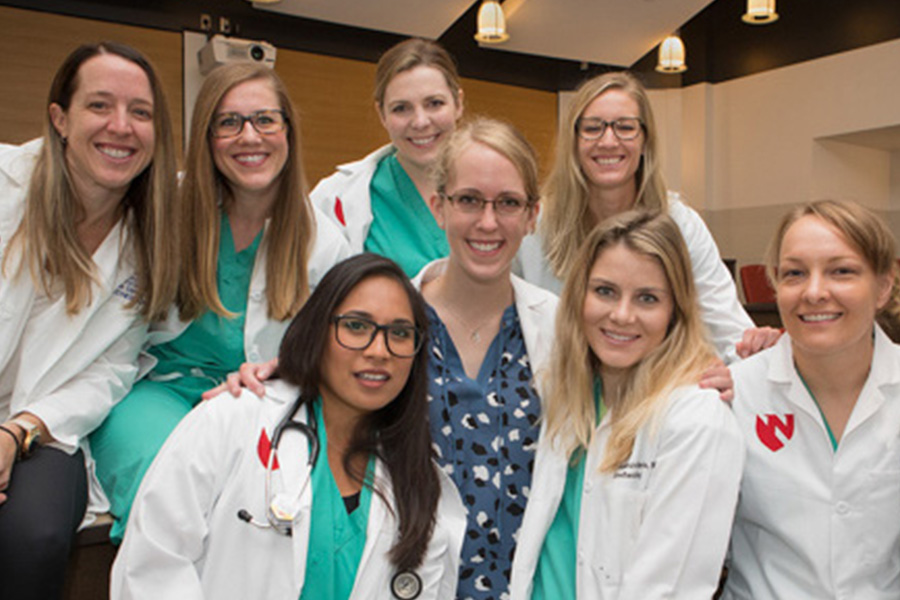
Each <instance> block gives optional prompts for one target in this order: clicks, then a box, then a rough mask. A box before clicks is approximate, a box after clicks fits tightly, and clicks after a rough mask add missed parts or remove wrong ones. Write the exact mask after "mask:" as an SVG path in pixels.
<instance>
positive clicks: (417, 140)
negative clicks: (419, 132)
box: [409, 135, 437, 146]
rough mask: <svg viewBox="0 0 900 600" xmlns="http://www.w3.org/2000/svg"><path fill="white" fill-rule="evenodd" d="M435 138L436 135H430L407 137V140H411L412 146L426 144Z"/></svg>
mask: <svg viewBox="0 0 900 600" xmlns="http://www.w3.org/2000/svg"><path fill="white" fill-rule="evenodd" d="M436 139H437V135H430V136H428V137H426V138H409V141H410V142H412V144H413V146H427V145H428V144H430V143H431V142H433V141H434V140H436Z"/></svg>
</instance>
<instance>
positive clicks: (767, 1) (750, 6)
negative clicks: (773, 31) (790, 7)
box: [741, 0, 778, 25]
mask: <svg viewBox="0 0 900 600" xmlns="http://www.w3.org/2000/svg"><path fill="white" fill-rule="evenodd" d="M741 20H742V21H743V22H744V23H750V24H751V25H765V24H767V23H774V22H775V21H777V20H778V13H777V12H775V0H747V12H746V13H744V16H742V17H741Z"/></svg>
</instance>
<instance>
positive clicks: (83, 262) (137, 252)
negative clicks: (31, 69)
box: [3, 41, 178, 319]
mask: <svg viewBox="0 0 900 600" xmlns="http://www.w3.org/2000/svg"><path fill="white" fill-rule="evenodd" d="M102 54H112V55H116V56H119V57H121V58H124V59H125V60H127V61H130V62H132V63H134V64H135V65H137V66H138V67H140V69H141V70H142V71H143V72H144V74H145V75H146V76H147V80H148V81H149V83H150V89H151V91H152V93H153V131H154V145H153V156H152V160H151V162H150V164H149V165H148V166H147V168H146V169H144V170H143V171H142V172H141V173H140V174H139V175H138V176H137V177H135V178H134V179H133V180H132V181H131V185H130V186H129V188H128V190H127V191H126V192H125V196H124V198H123V199H122V201H121V202H122V206H123V208H124V209H125V210H124V213H125V214H124V216H123V218H124V219H125V223H126V227H127V230H128V234H129V237H130V239H131V243H132V247H133V250H134V259H135V261H136V262H137V265H136V267H137V268H136V271H137V273H136V275H137V284H138V294H137V296H136V297H135V300H134V302H138V303H139V310H140V314H141V315H143V316H144V317H146V318H148V319H159V318H162V317H164V316H165V314H166V312H167V311H168V309H169V307H170V305H171V304H172V301H173V300H174V298H175V288H176V285H177V282H178V276H177V272H178V260H176V258H175V252H176V248H177V239H178V228H177V226H176V225H177V221H176V220H175V218H174V214H173V213H174V212H175V211H174V201H175V172H176V167H175V151H174V143H173V141H172V124H171V121H170V119H169V107H168V104H167V103H166V98H165V94H164V93H163V89H162V85H161V84H160V82H159V78H158V77H157V76H156V72H155V71H154V69H153V66H152V65H151V64H150V62H149V61H148V60H147V58H146V57H145V56H144V55H142V54H141V53H140V52H138V51H137V50H135V49H134V48H132V47H130V46H126V45H125V44H120V43H117V42H110V41H106V42H100V43H97V44H85V45H83V46H79V47H78V48H76V49H75V50H74V51H73V52H72V53H71V54H69V56H68V57H66V59H65V60H64V61H63V63H62V65H60V67H59V69H58V70H57V71H56V75H55V76H54V77H53V82H52V84H51V85H50V93H49V95H48V98H47V107H48V110H47V114H46V118H45V121H44V143H43V146H42V148H41V152H40V155H39V156H38V159H37V162H36V163H35V167H34V171H33V172H32V175H31V183H30V185H29V188H28V194H27V196H26V201H25V214H24V217H23V219H22V222H21V224H20V225H19V227H18V229H17V230H16V232H15V234H14V235H13V237H12V239H11V240H10V245H9V248H10V250H12V249H17V250H21V251H22V252H21V255H19V260H18V263H17V264H16V265H15V266H13V265H11V264H10V261H11V255H12V254H14V253H13V252H8V253H7V255H6V256H5V257H4V259H3V273H4V274H6V273H7V270H8V269H10V268H13V269H14V271H13V273H14V276H19V275H20V274H21V271H22V268H23V267H24V266H25V265H27V267H28V271H29V273H30V275H31V278H32V280H33V281H34V282H35V285H39V286H40V287H41V288H42V289H43V291H44V293H46V294H47V295H48V296H50V295H52V294H51V290H52V288H53V284H54V283H55V282H57V281H61V282H62V286H63V289H64V291H65V296H66V310H67V312H68V313H69V314H76V313H77V312H78V311H79V310H81V309H82V308H84V307H86V306H87V305H89V304H90V302H91V297H92V294H91V286H92V284H93V283H94V282H96V265H95V264H94V261H93V259H92V258H91V255H90V254H89V253H88V251H87V250H86V249H85V248H84V246H82V244H81V243H80V242H79V241H78V235H77V233H76V225H77V224H78V222H79V220H80V219H81V218H82V217H83V214H84V209H83V208H82V205H81V202H80V201H79V199H78V197H77V194H76V193H75V190H74V188H73V187H72V178H71V175H70V173H69V168H68V165H67V162H66V144H65V142H64V140H63V138H62V136H61V135H60V133H59V132H58V131H57V130H56V127H54V126H53V122H52V120H51V118H50V111H49V107H50V105H52V104H57V105H59V106H60V108H62V110H63V111H68V110H69V107H70V104H71V102H72V97H73V96H74V94H75V92H76V90H77V89H78V85H79V79H78V73H79V70H80V69H81V66H82V65H83V64H84V63H85V62H87V61H88V60H90V59H91V58H94V57H95V56H99V55H102Z"/></svg>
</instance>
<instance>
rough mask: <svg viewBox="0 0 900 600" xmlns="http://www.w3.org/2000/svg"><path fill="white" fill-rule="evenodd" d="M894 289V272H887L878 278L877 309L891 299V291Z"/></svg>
mask: <svg viewBox="0 0 900 600" xmlns="http://www.w3.org/2000/svg"><path fill="white" fill-rule="evenodd" d="M893 291H894V273H893V272H891V273H888V274H887V275H882V276H881V277H879V278H878V303H877V304H876V306H877V308H878V310H881V309H882V308H884V307H885V305H886V304H887V303H888V301H889V300H890V299H891V292H893Z"/></svg>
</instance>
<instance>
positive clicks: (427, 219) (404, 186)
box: [363, 154, 450, 277]
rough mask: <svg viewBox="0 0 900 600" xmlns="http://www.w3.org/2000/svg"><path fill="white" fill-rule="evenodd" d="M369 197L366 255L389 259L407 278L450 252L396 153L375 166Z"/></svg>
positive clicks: (444, 237) (435, 222)
mask: <svg viewBox="0 0 900 600" xmlns="http://www.w3.org/2000/svg"><path fill="white" fill-rule="evenodd" d="M369 194H370V196H371V198H372V225H371V227H370V228H369V235H368V237H367V238H366V241H365V244H364V245H363V246H364V248H365V250H366V251H367V252H374V253H375V254H380V255H381V256H386V257H388V258H390V259H391V260H393V261H394V262H396V263H397V264H398V265H400V267H401V268H402V269H403V271H404V272H405V273H406V274H407V275H408V276H409V277H415V276H416V275H417V274H418V273H419V271H421V270H422V267H424V266H425V265H427V264H428V263H430V262H431V261H433V260H437V259H438V258H444V257H445V256H447V255H448V254H449V253H450V246H449V245H448V244H447V237H446V236H445V235H444V232H443V231H442V230H441V228H440V227H438V224H437V221H435V220H434V215H432V214H431V210H430V209H429V208H428V205H427V204H426V203H425V201H424V200H423V199H422V196H421V195H420V194H419V190H418V189H416V186H415V184H414V183H413V182H412V179H410V178H409V175H407V174H406V171H404V170H403V167H402V166H401V165H400V161H398V160H397V155H396V154H389V155H388V156H385V157H384V158H383V159H381V162H379V163H378V167H377V168H376V169H375V174H374V175H373V176H372V183H371V184H370V185H369Z"/></svg>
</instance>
